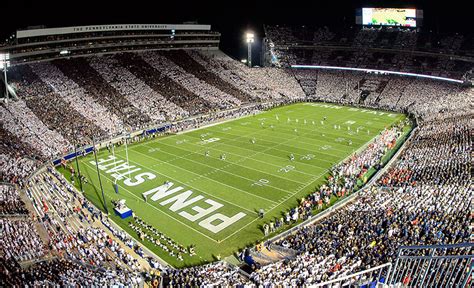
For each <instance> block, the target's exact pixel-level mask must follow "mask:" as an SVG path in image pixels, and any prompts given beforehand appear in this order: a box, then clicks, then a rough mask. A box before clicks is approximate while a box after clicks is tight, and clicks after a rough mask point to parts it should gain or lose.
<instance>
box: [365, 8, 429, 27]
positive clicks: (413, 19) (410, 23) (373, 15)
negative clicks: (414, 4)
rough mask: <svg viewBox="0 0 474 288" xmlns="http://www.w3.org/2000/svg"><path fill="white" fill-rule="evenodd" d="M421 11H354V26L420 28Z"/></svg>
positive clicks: (389, 9) (399, 9)
mask: <svg viewBox="0 0 474 288" xmlns="http://www.w3.org/2000/svg"><path fill="white" fill-rule="evenodd" d="M422 19H423V10H416V9H413V8H410V9H409V8H362V9H358V10H357V11H356V24H361V25H365V26H396V27H411V28H416V27H419V26H421V21H422Z"/></svg>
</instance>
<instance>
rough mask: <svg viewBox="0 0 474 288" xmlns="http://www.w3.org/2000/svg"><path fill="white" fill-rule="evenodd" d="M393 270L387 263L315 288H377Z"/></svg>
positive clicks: (320, 284) (390, 264) (317, 285)
mask: <svg viewBox="0 0 474 288" xmlns="http://www.w3.org/2000/svg"><path fill="white" fill-rule="evenodd" d="M391 269H392V263H385V264H382V265H380V266H376V267H373V268H370V269H367V270H364V271H361V272H358V273H355V274H352V275H348V276H344V277H341V278H338V279H334V280H330V281H326V282H322V283H319V284H316V285H314V286H313V287H328V288H329V287H364V288H365V287H367V288H368V287H375V286H376V285H377V284H379V283H385V282H386V280H387V277H388V275H390V272H391Z"/></svg>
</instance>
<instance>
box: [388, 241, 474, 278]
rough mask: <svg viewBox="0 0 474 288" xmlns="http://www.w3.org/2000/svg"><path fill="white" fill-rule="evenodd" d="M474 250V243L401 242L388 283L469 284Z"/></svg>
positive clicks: (473, 264) (473, 263)
mask: <svg viewBox="0 0 474 288" xmlns="http://www.w3.org/2000/svg"><path fill="white" fill-rule="evenodd" d="M473 252H474V243H462V244H450V245H436V246H401V247H399V248H398V256H397V260H396V262H395V264H394V267H393V271H392V274H391V275H390V276H389V278H388V281H387V284H389V285H398V284H399V283H402V284H403V285H407V286H413V287H428V286H429V287H469V285H468V283H469V282H470V285H472V272H473V266H474V262H473V261H474V253H473ZM470 287H472V286H470Z"/></svg>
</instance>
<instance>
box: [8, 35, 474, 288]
mask: <svg viewBox="0 0 474 288" xmlns="http://www.w3.org/2000/svg"><path fill="white" fill-rule="evenodd" d="M364 33H365V32H364ZM313 37H314V39H313V40H314V41H326V40H325V39H331V38H332V37H333V36H331V34H330V33H329V32H328V31H324V30H322V31H320V32H318V33H317V34H314V35H313ZM400 37H401V36H400ZM404 38H405V36H404ZM357 41H359V40H357ZM357 41H355V42H354V43H357ZM360 41H369V40H368V39H360ZM404 41H406V42H407V43H408V44H407V45H413V44H410V43H412V42H413V40H412V39H411V37H410V36H406V40H404ZM404 47H405V46H404ZM182 53H187V54H186V55H188V56H187V57H189V58H186V59H188V60H187V61H188V62H185V63H189V61H190V60H189V59H192V61H195V62H196V63H198V64H199V65H196V64H195V63H194V64H193V65H194V66H193V67H194V68H195V69H193V70H192V71H191V70H190V69H184V68H183V67H182V66H181V65H186V64H185V63H183V62H179V63H175V62H173V61H172V60H173V59H174V58H173V57H174V56H173V55H168V54H166V53H160V52H145V53H139V54H137V55H139V57H140V58H141V59H142V60H143V61H144V62H146V63H147V64H148V65H149V66H150V67H152V68H153V69H155V70H157V71H159V73H161V75H163V77H166V78H165V79H166V80H165V81H167V82H166V83H168V84H166V85H177V84H176V83H179V85H180V87H181V88H179V89H181V90H179V91H187V92H185V93H184V94H183V95H186V97H189V99H194V100H191V101H192V102H191V103H192V104H189V103H188V106H185V105H182V103H179V102H177V101H176V99H175V101H173V100H172V99H171V98H170V97H169V94H166V93H165V92H163V93H161V92H159V91H158V89H165V88H164V87H162V86H160V87H158V86H151V84H150V82H151V81H150V79H149V78H147V76H144V75H142V76H141V77H138V76H139V74H141V73H142V72H143V71H149V70H147V69H149V67H148V68H142V69H141V70H140V69H139V68H137V67H135V68H133V69H132V66H131V65H132V64H130V62H127V61H129V60H127V57H129V56H127V57H125V58H123V57H122V58H115V57H116V56H107V57H105V58H93V59H89V60H88V61H87V63H82V64H81V65H86V64H87V65H89V66H91V67H92V69H94V70H95V71H96V72H97V75H100V77H102V78H103V79H100V80H97V81H100V82H101V84H100V85H101V87H108V88H104V89H106V91H108V92H105V93H108V94H107V95H109V97H110V98H109V99H108V100H100V101H99V100H98V99H97V96H98V93H99V92H97V91H95V92H94V91H92V92H91V91H89V90H88V89H90V87H89V88H84V87H86V86H88V85H89V86H93V85H95V84H93V83H92V84H87V85H86V84H84V83H76V82H75V81H73V80H71V78H70V77H74V78H76V80H77V77H78V76H77V75H75V76H72V74H69V73H72V72H71V71H69V72H67V71H66V70H64V69H59V68H58V66H57V65H59V64H57V63H56V64H54V63H38V64H32V65H29V66H28V67H29V68H28V69H30V72H25V74H24V75H27V76H25V78H24V79H21V77H16V78H15V77H13V78H12V79H13V81H14V82H15V86H16V87H17V89H18V95H20V99H18V100H15V101H11V102H9V103H2V104H1V105H0V117H1V119H2V122H1V126H0V137H1V140H0V141H1V142H0V143H1V145H0V164H1V165H0V167H1V168H0V175H1V179H2V181H7V182H12V183H18V184H20V185H19V187H22V188H24V190H25V192H26V195H27V196H28V197H29V198H30V200H31V202H32V204H33V210H34V211H31V212H34V213H33V214H34V216H29V215H28V214H27V213H26V210H25V205H24V204H22V202H21V200H20V199H19V196H18V195H19V194H18V193H17V191H16V190H15V189H14V188H10V187H9V186H4V185H2V186H0V187H1V188H0V192H1V199H0V201H1V202H0V213H3V214H9V215H16V214H21V217H23V218H21V219H17V218H14V217H3V218H1V219H0V226H1V228H2V237H1V239H0V249H1V257H2V263H1V264H0V274H1V275H2V276H5V277H2V279H5V280H2V281H6V282H5V283H6V284H10V285H15V284H18V283H25V284H30V285H48V284H53V285H65V286H69V285H70V286H75V285H79V286H80V285H82V286H93V285H96V286H104V285H105V286H111V285H114V284H117V285H126V286H132V285H137V284H139V283H141V281H143V280H142V277H141V276H140V275H139V274H140V273H138V272H141V271H143V270H145V269H146V268H144V267H147V266H146V265H149V264H151V267H154V268H159V269H160V270H161V271H162V272H163V273H162V274H163V281H164V283H163V284H164V285H165V286H206V285H222V286H225V285H239V284H242V285H243V284H250V285H263V286H265V287H267V286H268V287H270V286H272V285H283V286H290V285H293V286H301V285H310V284H314V283H319V282H322V281H325V280H329V279H334V278H337V277H340V276H343V275H348V274H351V273H354V272H357V271H361V270H364V269H367V268H370V267H374V266H377V265H379V264H382V263H386V262H391V261H394V259H395V257H396V251H397V247H398V246H399V245H418V244H425V245H426V244H442V243H445V244H448V243H460V242H468V241H469V237H470V235H471V232H470V231H469V224H470V223H469V222H470V219H471V218H470V217H471V214H470V207H469V205H470V204H471V202H472V196H473V194H472V189H470V173H471V168H472V164H471V162H472V161H471V154H472V129H473V127H472V119H473V114H472V111H471V110H472V96H473V95H474V94H473V90H472V89H468V88H461V87H460V86H459V85H455V84H445V83H440V82H435V81H432V80H419V79H414V78H401V77H388V76H385V75H366V74H358V73H348V72H324V71H302V72H299V71H298V72H295V75H294V76H295V78H293V76H292V74H290V73H289V72H288V71H286V70H281V69H275V68H256V69H248V68H247V67H245V66H244V65H242V64H241V63H237V62H236V61H233V60H231V59H230V58H229V57H227V56H223V54H222V55H221V54H220V53H214V54H213V53H204V52H182ZM137 57H138V56H137ZM117 59H118V60H117ZM174 60H175V61H176V62H178V60H176V59H174ZM126 63H129V64H126ZM144 67H145V66H144ZM202 67H204V68H205V69H208V70H211V71H209V72H208V73H209V74H207V73H204V74H203V75H207V77H208V78H202V77H206V76H202V77H197V76H196V75H194V74H193V73H198V72H196V71H199V69H204V68H202ZM129 68H130V69H131V70H130V71H133V72H130V71H129V70H128V69H129ZM25 69H26V68H25ZM140 71H142V72H140ZM193 71H194V72H193ZM74 73H77V71H76V72H74ZM143 73H145V72H143ZM211 74H212V75H211ZM28 75H29V76H28ZM67 75H70V77H68V76H67ZM214 77H218V78H219V79H220V80H216V78H214ZM89 81H95V80H89ZM171 81H172V82H171ZM216 81H217V82H216ZM220 81H225V82H226V83H232V85H234V87H233V88H232V89H233V90H232V92H231V91H230V90H229V91H228V92H229V93H226V92H224V91H222V90H220V89H219V88H218V87H216V86H213V85H214V84H210V83H219V84H215V85H223V82H220ZM94 83H95V82H94ZM105 83H107V84H105ZM131 83H133V84H131ZM30 85H31V86H30ZM98 85H99V84H98ZM106 85H107V86H106ZM300 85H301V86H300ZM111 89H114V90H111ZM170 89H175V88H170ZM182 89H184V90H182ZM110 91H118V93H117V94H116V93H111V92H110ZM173 91H177V90H173ZM303 91H304V92H303ZM361 91H366V92H367V94H365V95H364V96H363V95H362V94H361V93H360V92H361ZM234 93H235V94H234ZM305 93H306V96H305ZM238 95H239V96H238ZM35 97H40V98H42V99H43V100H44V101H52V103H54V105H40V104H41V101H38V99H35ZM115 97H116V98H115ZM244 99H245V101H247V100H249V99H252V100H250V101H255V102H258V101H260V100H264V101H266V100H271V101H272V102H268V103H253V104H251V105H248V106H241V107H240V105H241V104H242V100H244ZM253 99H256V100H253ZM299 99H302V100H305V99H307V100H311V101H313V100H317V101H324V102H332V103H342V104H351V105H355V106H363V107H371V108H382V109H388V110H394V111H404V112H409V113H411V114H413V115H414V116H415V117H416V118H417V119H418V128H417V130H416V131H414V132H413V136H412V138H411V139H410V140H409V142H408V143H407V145H406V146H405V147H404V148H403V150H402V151H401V153H400V155H399V157H398V159H396V161H395V162H394V163H393V165H391V167H390V168H388V169H387V170H386V171H384V172H383V173H382V174H381V176H380V178H379V179H378V181H377V182H376V183H375V184H372V185H371V186H369V187H366V188H364V189H363V190H361V191H360V193H359V194H358V195H357V197H355V198H354V199H353V201H351V202H350V203H347V204H346V205H345V206H344V207H342V208H340V209H338V210H335V211H333V212H332V213H331V214H330V215H329V216H327V217H325V218H323V219H321V220H319V221H317V222H315V223H311V224H309V225H307V226H304V227H301V228H299V229H297V230H295V231H294V233H292V234H290V235H287V236H285V237H284V238H282V239H278V240H276V241H275V242H274V243H273V245H280V246H282V247H286V248H291V249H293V250H296V251H298V255H296V257H295V258H294V259H286V260H284V261H278V262H276V263H273V264H269V265H266V266H262V267H260V268H258V269H256V270H255V271H254V272H253V273H252V274H251V276H250V278H246V277H244V276H242V274H241V273H240V272H239V270H238V269H236V268H232V267H230V266H228V265H227V264H225V263H222V262H218V263H214V264H208V265H205V266H200V267H194V268H188V269H181V270H175V269H170V268H163V267H161V266H160V265H158V264H156V262H154V260H152V259H149V258H147V256H145V255H144V251H143V249H142V248H141V246H140V245H139V244H138V243H136V242H135V241H134V240H133V239H132V238H130V237H129V236H127V235H126V234H125V233H124V232H123V231H121V230H119V229H117V228H114V227H113V225H112V224H111V223H110V222H108V221H107V219H104V217H103V216H102V214H101V212H99V211H98V209H97V208H94V207H93V206H92V205H91V204H90V203H89V202H88V201H87V200H86V199H84V198H83V197H82V196H81V195H79V194H78V193H77V192H76V191H75V189H74V188H73V187H72V185H70V184H68V183H67V181H66V180H65V179H64V178H63V177H62V176H60V175H59V174H58V173H57V172H56V171H55V170H54V169H52V168H47V169H43V170H42V171H40V173H38V175H34V176H33V177H32V178H31V179H29V180H28V181H26V179H27V178H28V176H30V175H31V172H33V171H34V170H36V168H37V167H39V161H38V160H35V159H34V158H33V157H32V156H35V157H37V158H38V159H39V160H47V159H51V158H52V157H56V156H59V155H61V154H63V153H64V152H66V151H68V150H71V148H72V145H71V144H72V143H74V144H75V143H77V142H75V140H74V139H76V138H80V139H82V140H81V141H84V142H80V143H81V144H84V143H90V139H91V138H92V136H109V137H110V136H113V135H116V134H118V133H122V132H123V131H125V130H126V129H129V128H136V127H142V125H145V124H146V123H148V122H147V121H151V122H153V121H157V122H159V121H164V120H171V119H172V120H175V119H179V118H180V117H187V116H188V115H195V114H197V113H198V112H197V111H199V112H201V111H205V112H206V113H208V115H205V116H202V115H198V116H195V117H194V118H190V119H187V120H185V121H182V122H178V123H173V124H172V125H170V131H171V132H178V131H182V130H187V129H192V128H196V127H198V126H202V125H205V124H208V123H212V122H214V121H217V120H221V119H228V118H233V117H239V116H242V115H248V114H251V113H258V111H260V110H263V109H266V108H269V107H272V106H273V105H280V104H284V103H289V102H291V101H295V100H299ZM114 101H117V103H114V104H113V103H112V102H114ZM117 104H118V105H119V106H120V105H123V106H124V107H127V108H129V109H130V111H131V114H130V117H131V118H130V119H128V120H127V117H128V116H127V114H126V113H123V111H120V112H118V110H120V109H119V108H118V107H119V106H117ZM194 105H196V107H198V106H199V107H198V108H196V107H194V108H195V109H194V110H191V109H188V108H189V107H192V106H194ZM229 108H233V109H230V110H226V111H216V110H218V109H229ZM62 111H66V112H62ZM48 113H49V114H48ZM68 113H70V114H68ZM140 113H143V114H145V115H147V117H148V118H146V117H143V118H141V116H137V114H140ZM71 115H73V116H71ZM155 124H156V123H155ZM127 126H128V127H127ZM401 128H402V127H398V126H397V127H393V128H391V129H386V130H385V131H384V133H382V134H381V135H380V136H379V137H378V138H377V139H376V140H375V141H374V142H373V143H371V145H369V147H368V149H366V150H364V151H362V152H361V153H359V154H356V155H354V156H353V157H351V158H349V159H347V160H346V161H345V162H343V163H341V164H339V165H337V166H335V167H333V170H332V173H331V174H332V177H331V178H330V179H329V181H328V183H327V184H325V185H323V186H321V187H320V188H319V189H318V190H317V191H316V192H315V193H313V194H311V195H310V196H308V197H307V198H305V199H303V200H302V203H301V206H300V207H297V208H295V209H293V210H292V212H291V215H289V217H290V219H295V218H296V220H297V219H298V218H302V219H308V218H310V217H311V216H312V213H313V209H315V208H316V209H320V208H323V207H322V205H323V203H326V204H327V203H328V202H329V201H330V200H328V199H330V197H331V196H335V197H343V196H345V195H347V194H350V193H352V190H353V188H354V187H355V186H356V184H357V181H358V180H360V179H363V175H364V173H365V172H366V171H367V169H368V168H369V167H374V166H377V164H379V163H380V159H381V157H382V155H383V154H384V152H385V151H386V150H387V149H389V148H390V147H393V144H394V140H395V139H397V138H398V136H399V135H400V133H401ZM12 189H13V190H12ZM6 198H8V200H7V201H6V200H5V199H6ZM295 214H296V217H295ZM276 221H280V219H277V220H276ZM280 222H288V221H287V219H283V221H280ZM131 227H132V226H131ZM132 229H134V230H135V231H137V233H140V231H142V232H143V230H144V229H147V230H149V231H151V232H155V231H153V230H152V229H150V228H149V227H148V226H147V224H146V223H142V222H140V221H137V222H136V223H135V224H133V227H132ZM40 232H42V233H40ZM151 232H149V233H146V234H147V235H144V237H146V236H148V237H149V238H150V239H151V237H152V236H150V234H151ZM40 235H41V236H40ZM155 236H157V237H161V236H163V239H164V240H165V241H163V242H166V243H167V244H163V246H164V247H167V249H170V248H168V247H172V248H173V250H175V252H173V253H175V255H176V257H179V256H178V253H179V252H180V253H183V254H184V253H185V251H186V250H187V249H186V248H184V247H180V245H179V244H177V243H174V242H173V241H172V240H171V239H167V238H166V236H164V235H162V234H159V233H158V232H156V233H155ZM154 240H155V239H154ZM168 240H169V241H168ZM160 244H161V243H160ZM170 250H171V249H170ZM181 250H182V251H181ZM176 252H178V253H176ZM188 253H189V254H191V253H190V251H189V250H188ZM45 256H48V257H49V256H51V258H52V259H45ZM29 260H38V261H39V262H38V263H36V264H35V263H33V264H31V266H29V268H21V267H20V266H19V264H20V263H22V264H23V262H25V261H29ZM99 267H100V268H99ZM0 284H3V283H0Z"/></svg>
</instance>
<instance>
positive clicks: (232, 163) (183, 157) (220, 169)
mask: <svg viewBox="0 0 474 288" xmlns="http://www.w3.org/2000/svg"><path fill="white" fill-rule="evenodd" d="M162 144H163V143H162ZM190 144H192V143H190ZM164 145H167V146H170V147H172V146H171V145H168V144H164ZM148 147H152V146H148ZM179 149H182V150H185V151H190V150H187V149H184V148H179ZM216 150H218V149H216ZM219 151H222V150H219ZM160 152H164V153H166V154H169V155H173V156H176V154H173V153H168V152H166V151H163V150H160ZM224 152H226V153H228V152H227V151H224ZM193 154H196V155H202V154H201V153H198V152H194V153H190V154H186V155H185V156H188V155H193ZM228 154H232V153H228ZM233 155H235V154H233ZM185 156H177V158H181V159H185V160H188V161H191V162H194V163H197V164H200V165H204V166H207V167H210V168H213V169H215V170H218V171H222V172H225V173H228V174H231V175H234V176H237V177H240V178H243V179H246V180H249V181H252V183H254V182H255V181H256V180H253V179H250V178H247V177H243V176H240V175H237V174H234V173H232V172H228V171H225V170H222V169H225V168H216V167H214V166H211V165H207V164H204V163H202V162H198V161H194V160H191V159H188V158H186V157H185ZM240 157H241V158H240V159H239V160H237V161H235V162H230V161H229V164H228V165H226V166H225V167H228V166H230V165H236V166H239V167H242V168H245V169H249V170H253V171H257V172H259V173H264V174H267V175H271V176H273V177H276V178H279V179H282V180H285V181H291V182H295V183H298V184H303V183H302V182H299V181H296V180H291V179H286V178H282V177H280V176H277V175H274V174H272V173H268V172H264V171H261V170H257V169H254V168H251V167H247V166H243V165H239V163H240V162H243V161H245V160H247V159H250V157H253V155H249V156H247V157H243V156H240ZM157 160H158V159H157ZM252 160H254V159H252ZM226 161H227V160H226ZM259 162H262V161H259ZM167 163H169V161H167ZM262 163H264V162H262ZM265 164H268V163H265ZM271 165H272V166H275V167H278V168H281V166H277V165H274V164H271ZM305 174H306V173H305ZM307 175H311V174H307ZM311 176H313V175H311ZM267 186H268V187H273V186H271V185H267ZM274 188H276V189H280V188H277V187H274Z"/></svg>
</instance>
